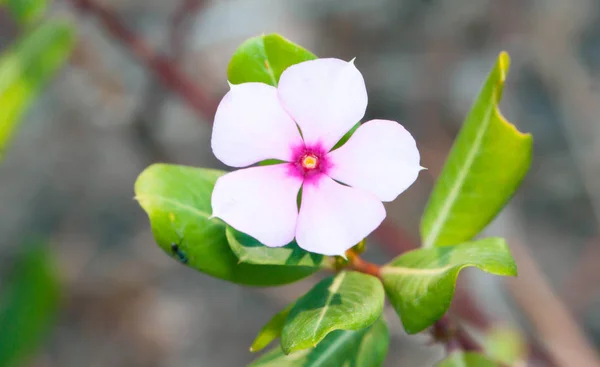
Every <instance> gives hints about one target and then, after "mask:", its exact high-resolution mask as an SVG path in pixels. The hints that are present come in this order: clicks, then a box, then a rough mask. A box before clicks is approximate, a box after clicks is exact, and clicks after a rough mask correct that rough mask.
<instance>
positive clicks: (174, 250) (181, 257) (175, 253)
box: [171, 243, 188, 264]
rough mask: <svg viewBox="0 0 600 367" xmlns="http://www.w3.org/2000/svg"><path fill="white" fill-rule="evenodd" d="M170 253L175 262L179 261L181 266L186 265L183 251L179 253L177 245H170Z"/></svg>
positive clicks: (186, 259)
mask: <svg viewBox="0 0 600 367" xmlns="http://www.w3.org/2000/svg"><path fill="white" fill-rule="evenodd" d="M171 252H172V253H173V256H175V257H176V258H177V260H179V262H181V263H182V264H187V262H188V258H187V256H186V254H185V253H184V252H183V251H181V249H180V248H179V245H178V244H176V243H172V244H171Z"/></svg>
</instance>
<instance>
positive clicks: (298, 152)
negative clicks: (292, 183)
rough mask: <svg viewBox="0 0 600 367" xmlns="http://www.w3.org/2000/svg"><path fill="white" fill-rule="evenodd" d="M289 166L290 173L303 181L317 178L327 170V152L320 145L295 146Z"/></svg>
mask: <svg viewBox="0 0 600 367" xmlns="http://www.w3.org/2000/svg"><path fill="white" fill-rule="evenodd" d="M291 167H292V171H291V172H290V173H291V174H293V175H298V176H301V177H302V178H304V180H305V181H306V180H310V181H312V180H315V179H318V178H319V177H321V175H322V174H324V173H327V171H328V170H329V161H328V160H327V152H326V151H325V150H324V149H323V148H322V147H321V146H320V145H314V146H299V147H296V148H294V160H293V161H292V165H291Z"/></svg>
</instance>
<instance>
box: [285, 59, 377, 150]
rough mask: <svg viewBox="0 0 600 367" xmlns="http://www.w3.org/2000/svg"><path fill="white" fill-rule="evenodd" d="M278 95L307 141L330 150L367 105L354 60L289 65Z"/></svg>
mask: <svg viewBox="0 0 600 367" xmlns="http://www.w3.org/2000/svg"><path fill="white" fill-rule="evenodd" d="M278 90H279V97H280V99H281V103H282V104H283V106H284V107H285V109H286V111H287V112H288V113H289V114H290V115H291V116H292V117H293V118H294V120H295V121H296V123H297V124H298V125H299V126H300V130H302V136H303V137H304V141H305V142H306V143H307V144H309V145H313V144H317V143H321V144H322V145H323V147H324V148H325V149H326V150H327V151H328V150H330V149H331V148H332V147H333V146H334V145H335V143H337V142H338V141H339V140H340V139H341V137H342V136H343V135H344V134H345V133H346V132H348V131H349V130H350V129H351V128H352V126H354V125H356V123H357V122H359V121H360V120H361V119H362V118H363V116H364V115H365V110H366V108H367V89H366V87H365V81H364V79H363V77H362V74H361V73H360V71H358V69H357V68H356V66H354V63H353V62H346V61H343V60H340V59H317V60H311V61H305V62H302V63H300V64H296V65H292V66H290V67H289V68H287V69H286V70H285V71H284V72H283V74H281V78H280V80H279V86H278Z"/></svg>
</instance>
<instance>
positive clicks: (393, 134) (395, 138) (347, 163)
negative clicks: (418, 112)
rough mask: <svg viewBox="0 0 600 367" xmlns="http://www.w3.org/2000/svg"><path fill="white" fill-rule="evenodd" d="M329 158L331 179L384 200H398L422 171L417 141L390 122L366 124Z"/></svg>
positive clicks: (378, 121) (393, 122)
mask: <svg viewBox="0 0 600 367" xmlns="http://www.w3.org/2000/svg"><path fill="white" fill-rule="evenodd" d="M327 157H328V159H329V162H330V163H331V167H330V168H329V171H328V172H327V174H328V175H329V176H330V177H332V178H333V179H335V180H338V181H340V182H343V183H345V184H347V185H350V186H352V187H357V188H360V189H363V190H366V191H369V192H371V193H373V194H375V195H376V196H377V197H378V198H379V200H381V201H392V200H394V199H395V198H396V197H398V195H400V193H402V192H403V191H404V190H406V189H407V188H408V187H409V186H410V185H412V184H413V182H415V180H416V179H417V176H418V175H419V172H420V171H421V170H422V169H423V168H422V167H421V165H420V164H419V161H420V157H419V151H418V150H417V144H416V142H415V139H413V137H412V136H411V135H410V133H409V132H408V131H406V129H405V128H404V127H402V125H400V124H399V123H397V122H395V121H389V120H372V121H368V122H366V123H364V124H363V125H361V126H360V127H359V128H358V129H357V130H356V132H355V133H354V135H352V137H351V138H350V140H348V141H347V142H346V144H344V145H343V146H341V147H340V148H339V149H336V150H334V151H333V152H330V153H329V154H328V155H327Z"/></svg>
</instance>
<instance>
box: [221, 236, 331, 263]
mask: <svg viewBox="0 0 600 367" xmlns="http://www.w3.org/2000/svg"><path fill="white" fill-rule="evenodd" d="M226 233H227V240H228V241H229V246H230V247H231V250H232V251H233V253H234V254H235V255H236V256H237V258H238V259H239V261H240V262H242V263H247V264H257V265H287V266H308V267H317V268H318V267H326V266H327V262H324V261H323V260H324V259H325V256H323V255H319V254H314V253H311V252H307V251H304V250H303V249H301V248H300V247H298V245H297V244H296V241H294V242H292V243H290V244H289V245H286V246H283V247H267V246H265V245H263V244H262V243H260V242H258V240H256V239H255V238H253V237H251V236H249V235H247V234H245V233H242V232H239V231H236V230H235V229H233V228H231V227H229V226H227V231H226Z"/></svg>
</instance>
